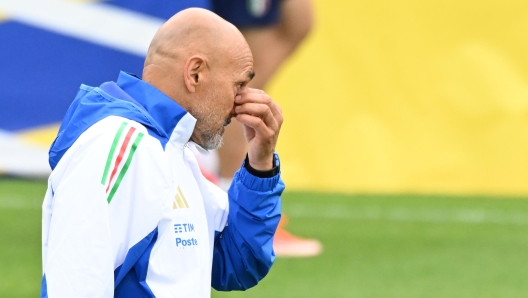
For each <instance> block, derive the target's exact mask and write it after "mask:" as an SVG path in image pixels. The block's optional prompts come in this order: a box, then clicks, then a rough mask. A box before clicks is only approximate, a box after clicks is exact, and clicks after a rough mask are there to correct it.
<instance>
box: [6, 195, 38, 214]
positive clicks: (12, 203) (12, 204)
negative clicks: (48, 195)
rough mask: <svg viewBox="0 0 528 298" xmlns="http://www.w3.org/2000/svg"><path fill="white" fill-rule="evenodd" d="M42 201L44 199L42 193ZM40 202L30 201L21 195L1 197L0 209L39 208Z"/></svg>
mask: <svg viewBox="0 0 528 298" xmlns="http://www.w3.org/2000/svg"><path fill="white" fill-rule="evenodd" d="M42 201H44V194H42ZM41 208H42V202H40V203H37V202H32V201H28V200H27V199H24V198H22V197H1V196H0V209H17V210H20V209H22V210H23V209H26V210H27V209H41Z"/></svg>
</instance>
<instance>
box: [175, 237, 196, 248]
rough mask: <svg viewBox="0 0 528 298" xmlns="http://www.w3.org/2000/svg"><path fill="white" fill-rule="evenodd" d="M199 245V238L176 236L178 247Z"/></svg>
mask: <svg viewBox="0 0 528 298" xmlns="http://www.w3.org/2000/svg"><path fill="white" fill-rule="evenodd" d="M197 245H198V240H196V239H194V238H190V239H182V238H176V247H186V246H197Z"/></svg>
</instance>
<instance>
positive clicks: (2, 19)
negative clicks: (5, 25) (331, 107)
mask: <svg viewBox="0 0 528 298" xmlns="http://www.w3.org/2000/svg"><path fill="white" fill-rule="evenodd" d="M6 20H7V15H6V14H5V13H4V12H2V11H1V10H0V22H5V21H6Z"/></svg>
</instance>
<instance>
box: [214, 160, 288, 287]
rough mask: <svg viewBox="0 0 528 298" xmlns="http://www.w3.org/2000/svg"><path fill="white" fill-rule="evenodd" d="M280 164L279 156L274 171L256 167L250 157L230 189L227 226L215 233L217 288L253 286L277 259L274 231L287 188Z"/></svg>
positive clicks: (215, 285) (215, 280)
mask: <svg viewBox="0 0 528 298" xmlns="http://www.w3.org/2000/svg"><path fill="white" fill-rule="evenodd" d="M279 166H280V165H279V164H278V158H277V163H276V167H275V168H274V169H272V170H271V171H266V172H260V171H255V169H253V168H251V166H250V165H249V163H248V159H246V160H245V161H244V164H243V166H242V168H241V169H240V170H239V171H238V172H237V173H236V174H235V177H234V179H233V183H232V184H231V187H230V188H229V193H228V195H229V209H230V210H229V216H228V220H227V226H226V227H225V228H224V230H223V231H222V232H221V233H219V234H218V235H217V236H216V237H215V246H214V254H213V274H212V286H213V288H215V289H216V290H219V291H229V290H246V289H248V288H250V287H253V286H255V285H256V284H257V283H258V282H259V281H260V280H261V279H262V278H264V277H265V276H266V274H267V273H268V271H269V270H270V268H271V265H272V264H273V262H274V261H275V254H274V252H273V235H274V234H275V230H276V229H277V225H278V223H279V220H280V212H281V202H280V195H281V193H282V192H283V190H284V183H283V182H282V180H281V179H280V174H279V173H278V171H279ZM275 171H276V172H277V173H273V172H275ZM269 174H271V175H269ZM273 174H274V175H273ZM259 176H260V177H259ZM266 176H268V177H266Z"/></svg>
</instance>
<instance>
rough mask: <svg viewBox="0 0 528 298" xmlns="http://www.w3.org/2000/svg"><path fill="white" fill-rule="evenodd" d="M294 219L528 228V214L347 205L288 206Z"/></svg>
mask: <svg viewBox="0 0 528 298" xmlns="http://www.w3.org/2000/svg"><path fill="white" fill-rule="evenodd" d="M286 213H287V214H288V216H290V217H299V218H322V219H335V220H353V221H358V220H374V221H401V222H427V223H468V224H504V225H521V226H525V225H528V213H526V212H507V211H499V210H485V209H468V208H464V209H434V208H407V207H389V208H387V207H381V206H369V207H360V208H351V207H349V206H344V205H337V204H336V205H328V206H322V205H319V206H313V205H305V204H296V205H293V206H292V205H290V206H288V211H287V212H286Z"/></svg>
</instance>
